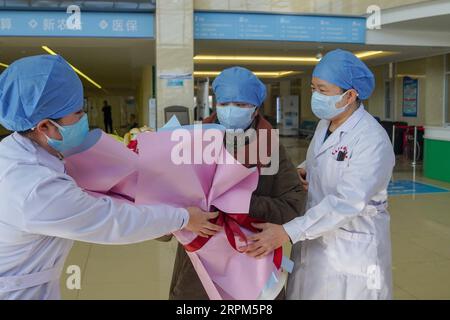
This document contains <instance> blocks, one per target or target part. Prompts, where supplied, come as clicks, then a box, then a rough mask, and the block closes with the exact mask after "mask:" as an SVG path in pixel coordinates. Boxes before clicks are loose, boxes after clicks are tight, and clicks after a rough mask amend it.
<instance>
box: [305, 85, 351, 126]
mask: <svg viewBox="0 0 450 320" xmlns="http://www.w3.org/2000/svg"><path fill="white" fill-rule="evenodd" d="M346 93H347V91H346V92H344V93H343V94H340V95H337V96H326V95H324V94H321V93H319V92H317V91H314V93H313V95H312V97H311V109H312V112H313V113H314V114H315V115H316V117H318V118H320V119H326V120H331V119H333V118H335V117H337V116H338V115H340V114H341V113H342V112H344V111H345V110H346V109H347V106H348V104H347V105H345V106H343V107H342V108H336V103H338V102H339V101H341V100H342V98H343V97H344V95H345V94H346Z"/></svg>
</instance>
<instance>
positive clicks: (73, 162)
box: [66, 129, 276, 299]
mask: <svg viewBox="0 0 450 320" xmlns="http://www.w3.org/2000/svg"><path fill="white" fill-rule="evenodd" d="M208 130H217V129H208ZM208 130H205V129H203V130H198V129H195V130H190V134H191V136H192V137H195V139H194V140H195V143H194V142H193V141H191V142H189V141H186V142H182V143H180V142H179V141H172V140H173V139H172V138H173V137H172V132H173V131H161V132H157V133H143V134H140V135H139V136H138V149H139V155H137V154H135V153H134V152H132V151H131V150H129V149H127V148H126V147H124V146H123V145H122V144H121V143H119V142H117V141H116V140H115V139H113V138H112V137H110V136H108V135H106V134H105V133H103V134H102V135H101V136H100V138H99V139H98V141H96V143H94V144H93V145H92V146H89V147H87V148H86V149H85V150H82V151H80V152H79V153H76V154H73V155H70V156H69V157H67V158H66V168H67V172H68V174H69V175H71V176H72V177H73V178H74V179H75V180H76V182H77V183H78V185H79V186H80V187H82V188H84V189H86V190H87V191H89V192H90V193H91V194H92V195H94V196H104V195H109V196H113V197H114V198H116V199H117V200H118V201H132V202H133V201H134V202H135V203H136V204H141V205H144V204H158V203H165V204H170V205H173V206H177V207H190V206H197V207H200V208H202V209H203V210H205V211H209V210H210V209H211V208H213V207H216V208H218V209H220V210H221V211H224V212H227V213H248V210H249V206H250V198H251V194H252V193H253V191H254V190H255V189H256V187H257V184H258V176H259V175H258V172H257V171H256V168H253V169H249V168H246V167H244V166H242V165H241V164H238V163H236V162H235V160H234V158H233V157H232V156H231V155H230V154H229V153H228V152H227V151H226V149H225V148H224V147H223V140H222V139H219V140H217V141H213V142H211V141H203V139H202V137H204V136H203V135H204V134H205V133H206V132H207V131H208ZM194 131H195V132H194ZM215 133H216V134H217V132H215ZM219 134H223V133H220V132H219ZM199 144H201V145H202V148H199ZM182 145H184V146H185V147H187V149H188V150H189V149H190V150H191V151H192V154H191V155H192V160H195V159H194V158H196V159H197V162H198V159H199V158H198V157H200V160H201V159H202V154H199V153H201V152H203V151H204V150H205V148H208V146H209V147H211V146H212V147H213V148H216V149H215V150H217V151H218V152H217V153H215V154H214V156H213V160H214V161H213V162H212V163H211V162H209V163H205V162H204V161H202V162H201V163H197V164H175V163H174V162H173V161H172V156H173V154H172V152H173V150H177V148H179V147H181V146H182ZM194 145H195V146H196V148H194ZM226 160H228V162H226ZM230 162H234V163H233V164H229V163H230ZM242 231H243V232H244V233H245V234H246V235H249V234H251V232H250V231H248V230H246V229H244V228H242ZM174 235H175V236H176V238H177V240H178V241H179V242H181V243H182V244H188V243H190V242H191V241H192V240H193V239H194V238H195V237H196V235H195V234H193V233H192V232H189V231H186V230H182V231H178V232H175V233H174ZM188 256H189V257H190V259H191V261H192V263H193V265H194V268H195V270H196V272H197V273H198V275H199V278H200V280H201V281H202V284H203V286H204V287H205V290H206V292H207V293H208V296H209V297H210V299H257V298H258V296H259V294H260V293H261V291H262V290H263V288H264V286H265V285H266V283H267V281H268V279H269V277H270V276H271V274H272V272H274V271H275V270H276V268H275V266H274V264H273V261H272V260H273V255H269V256H267V257H266V258H264V259H261V260H256V259H254V258H251V257H248V256H246V255H245V254H243V253H240V252H238V251H236V250H235V249H233V248H232V247H231V245H230V244H229V242H228V240H227V238H226V235H225V233H224V232H223V231H222V232H220V233H219V234H217V235H216V236H214V237H212V238H210V240H209V241H208V242H207V243H206V244H205V245H204V246H203V247H202V248H201V249H199V250H197V251H195V252H188Z"/></svg>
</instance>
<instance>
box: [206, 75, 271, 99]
mask: <svg viewBox="0 0 450 320" xmlns="http://www.w3.org/2000/svg"><path fill="white" fill-rule="evenodd" d="M212 87H213V90H214V93H215V94H216V100H217V102H219V103H227V102H242V103H248V104H252V105H254V106H257V107H259V106H261V104H262V103H263V102H264V99H266V86H265V85H264V84H263V83H262V82H261V80H259V79H258V77H257V76H255V75H254V74H253V72H251V71H250V70H247V69H245V68H242V67H232V68H228V69H225V70H223V71H222V72H221V73H220V74H219V75H218V76H217V78H216V79H215V80H214V81H213V84H212Z"/></svg>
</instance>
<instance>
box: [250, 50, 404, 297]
mask: <svg viewBox="0 0 450 320" xmlns="http://www.w3.org/2000/svg"><path fill="white" fill-rule="evenodd" d="M374 84H375V82H374V76H373V74H372V72H371V71H370V70H369V69H368V68H367V66H366V65H365V64H364V63H363V62H362V61H361V60H359V59H358V58H357V57H356V56H355V55H353V54H352V53H350V52H348V51H344V50H334V51H331V52H329V53H328V54H327V55H325V56H324V57H323V59H322V60H321V61H320V62H319V63H318V65H317V66H316V67H315V69H314V71H313V75H312V86H311V87H312V91H313V94H312V98H311V107H312V111H313V112H314V114H315V115H316V116H317V117H319V118H320V119H322V120H321V121H320V122H319V124H318V126H317V129H316V131H315V134H314V137H313V139H312V141H311V144H310V146H309V148H308V152H307V156H306V161H305V162H304V163H303V164H302V165H300V166H301V168H303V169H301V170H300V171H301V175H302V176H303V177H302V179H303V180H304V179H305V178H306V181H304V182H305V184H306V185H307V186H308V203H307V211H306V213H305V215H304V216H302V217H299V218H296V219H293V220H292V221H290V222H288V223H285V224H283V225H275V224H262V225H258V227H260V228H262V229H263V231H262V232H261V233H260V234H258V235H256V236H254V237H253V238H252V240H254V241H255V243H253V244H251V245H249V246H248V248H247V253H248V254H249V255H251V256H255V257H261V256H264V255H266V254H268V253H269V252H271V251H272V250H273V249H274V248H276V247H278V246H280V245H281V244H283V243H285V242H288V241H289V240H290V241H291V242H292V243H294V246H293V252H292V256H293V259H294V261H295V268H294V272H293V273H292V275H291V276H290V278H289V281H288V286H287V297H288V298H289V299H390V298H391V295H392V280H391V242H390V232H389V214H388V212H387V210H386V208H387V191H386V189H387V186H388V183H389V180H390V178H391V175H392V169H393V167H394V162H395V157H394V153H393V150H392V145H391V143H390V141H389V138H388V136H387V134H386V132H385V130H384V129H383V128H382V127H381V126H380V125H379V124H378V122H377V121H376V120H375V118H374V117H373V116H371V115H370V114H369V113H368V112H367V111H366V110H364V106H363V104H362V102H361V100H364V99H367V98H369V97H370V95H371V94H372V92H373V89H374ZM306 182H307V183H306ZM300 244H301V245H300Z"/></svg>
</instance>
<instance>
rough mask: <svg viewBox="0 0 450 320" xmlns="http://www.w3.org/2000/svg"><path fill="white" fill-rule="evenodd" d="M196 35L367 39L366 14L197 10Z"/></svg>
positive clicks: (293, 38)
mask: <svg viewBox="0 0 450 320" xmlns="http://www.w3.org/2000/svg"><path fill="white" fill-rule="evenodd" d="M194 38H195V39H225V40H278V41H307V42H340V43H365V41H366V18H364V17H331V16H301V15H284V14H257V13H216V12H196V13H195V14H194Z"/></svg>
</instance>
